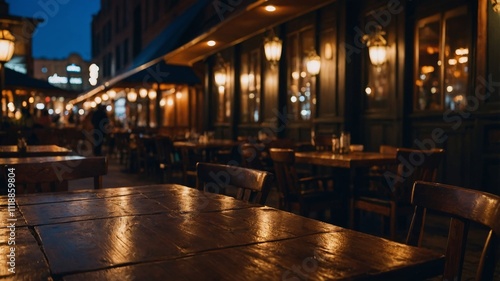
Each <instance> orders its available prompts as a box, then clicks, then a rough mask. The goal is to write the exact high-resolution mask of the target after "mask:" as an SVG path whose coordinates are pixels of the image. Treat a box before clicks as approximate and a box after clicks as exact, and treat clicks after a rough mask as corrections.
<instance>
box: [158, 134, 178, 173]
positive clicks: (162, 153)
mask: <svg viewBox="0 0 500 281" xmlns="http://www.w3.org/2000/svg"><path fill="white" fill-rule="evenodd" d="M155 146H156V154H155V156H156V163H155V164H156V165H157V168H158V171H159V172H160V173H161V179H162V180H161V181H162V182H173V181H172V179H173V174H174V171H179V172H182V168H183V166H182V162H181V161H180V156H179V155H178V153H177V152H176V151H175V148H174V143H173V142H172V139H171V138H170V137H168V136H156V137H155Z"/></svg>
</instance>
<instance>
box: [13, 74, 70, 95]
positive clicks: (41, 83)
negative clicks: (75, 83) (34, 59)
mask: <svg viewBox="0 0 500 281" xmlns="http://www.w3.org/2000/svg"><path fill="white" fill-rule="evenodd" d="M5 89H10V90H16V89H23V90H37V91H40V92H45V93H51V94H55V93H57V94H63V95H64V96H66V97H70V98H72V97H74V96H76V94H77V93H76V92H73V91H68V90H64V89H61V88H58V87H56V86H54V85H52V84H50V83H49V82H47V81H45V80H40V79H36V78H33V77H31V76H28V75H26V74H23V73H20V72H17V71H14V70H12V69H10V68H7V67H5Z"/></svg>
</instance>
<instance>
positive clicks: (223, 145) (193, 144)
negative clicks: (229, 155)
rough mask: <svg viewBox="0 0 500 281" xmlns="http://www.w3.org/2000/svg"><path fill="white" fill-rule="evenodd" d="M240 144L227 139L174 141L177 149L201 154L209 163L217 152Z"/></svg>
mask: <svg viewBox="0 0 500 281" xmlns="http://www.w3.org/2000/svg"><path fill="white" fill-rule="evenodd" d="M238 144H240V142H238V141H233V140H228V139H208V140H206V141H174V147H175V148H177V149H190V150H193V151H199V152H201V153H202V159H203V161H205V162H210V161H212V160H213V159H214V155H215V153H216V152H217V151H218V150H229V149H231V148H233V147H234V146H237V145H238Z"/></svg>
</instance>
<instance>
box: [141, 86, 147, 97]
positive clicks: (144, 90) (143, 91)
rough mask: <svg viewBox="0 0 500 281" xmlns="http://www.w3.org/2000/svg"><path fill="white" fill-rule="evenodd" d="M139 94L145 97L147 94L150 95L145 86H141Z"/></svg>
mask: <svg viewBox="0 0 500 281" xmlns="http://www.w3.org/2000/svg"><path fill="white" fill-rule="evenodd" d="M139 96H140V97H141V98H145V97H147V96H148V90H146V89H144V88H141V89H140V90H139Z"/></svg>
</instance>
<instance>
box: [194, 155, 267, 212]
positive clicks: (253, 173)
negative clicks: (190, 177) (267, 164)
mask: <svg viewBox="0 0 500 281" xmlns="http://www.w3.org/2000/svg"><path fill="white" fill-rule="evenodd" d="M196 173H197V180H196V187H197V188H198V189H200V190H204V191H209V192H217V191H218V190H221V189H225V188H226V187H228V186H232V187H235V188H237V189H238V191H237V194H236V199H239V200H243V201H246V202H251V203H258V204H262V205H264V204H265V203H266V200H267V195H268V194H269V191H270V189H271V184H272V181H273V176H272V174H271V173H268V172H265V171H258V170H253V169H248V168H242V167H237V166H230V165H223V164H212V163H203V162H199V163H197V164H196ZM217 193H218V192H217Z"/></svg>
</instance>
